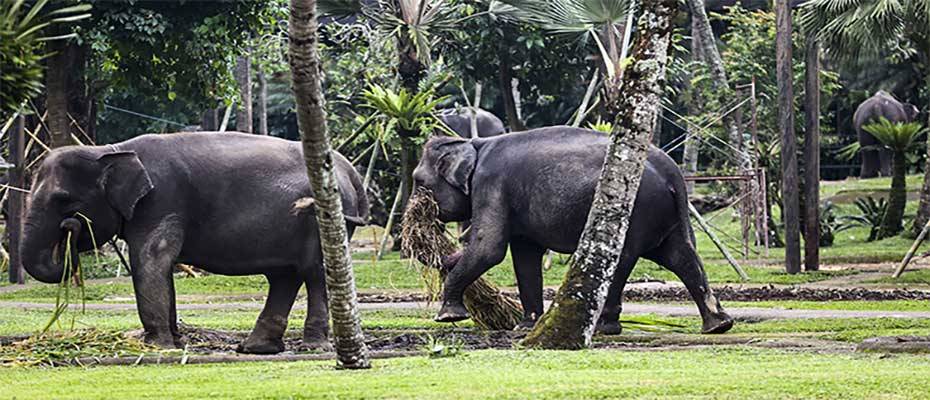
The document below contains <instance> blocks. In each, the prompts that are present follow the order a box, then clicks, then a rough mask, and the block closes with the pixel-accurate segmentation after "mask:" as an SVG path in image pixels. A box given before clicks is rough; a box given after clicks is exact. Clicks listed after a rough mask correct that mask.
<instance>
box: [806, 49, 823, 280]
mask: <svg viewBox="0 0 930 400" xmlns="http://www.w3.org/2000/svg"><path fill="white" fill-rule="evenodd" d="M804 82H805V86H804V100H805V105H804V110H805V112H806V113H807V114H806V115H805V122H806V123H807V127H806V128H807V129H806V131H805V132H804V211H805V218H804V270H806V271H816V270H818V269H820V43H817V41H816V40H815V39H814V38H813V37H812V36H808V38H807V57H806V61H805V75H804Z"/></svg>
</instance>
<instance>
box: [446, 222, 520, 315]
mask: <svg viewBox="0 0 930 400" xmlns="http://www.w3.org/2000/svg"><path fill="white" fill-rule="evenodd" d="M473 209H477V210H485V211H484V212H483V213H482V214H481V215H476V216H475V217H474V218H472V226H471V229H470V230H469V232H468V247H465V249H464V250H462V256H461V258H460V259H459V260H458V262H457V263H456V265H455V266H454V267H453V268H452V270H451V271H449V274H448V275H447V276H446V279H445V281H444V282H443V292H442V307H441V308H440V309H439V313H438V314H437V315H436V318H435V319H436V321H438V322H456V321H461V320H463V319H467V318H468V317H469V316H468V311H467V310H466V309H465V303H464V302H463V296H464V294H465V288H467V287H468V285H471V284H472V283H473V282H474V281H475V280H477V279H478V278H479V277H481V275H483V274H484V273H485V272H487V271H488V270H489V269H491V267H493V266H495V265H497V264H498V263H500V262H501V261H503V260H504V256H505V255H506V254H507V237H508V231H507V229H508V227H509V223H508V221H507V218H506V214H505V211H502V210H501V211H495V210H490V209H489V207H487V206H478V207H473Z"/></svg>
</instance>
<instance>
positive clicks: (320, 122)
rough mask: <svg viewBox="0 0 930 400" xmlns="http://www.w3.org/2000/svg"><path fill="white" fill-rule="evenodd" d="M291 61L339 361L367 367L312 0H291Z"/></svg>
mask: <svg viewBox="0 0 930 400" xmlns="http://www.w3.org/2000/svg"><path fill="white" fill-rule="evenodd" d="M290 11H291V13H290V21H289V26H290V27H289V32H288V34H289V43H290V44H289V57H288V58H289V62H290V66H291V75H292V80H293V83H292V84H293V90H294V99H295V101H296V104H297V126H298V127H299V128H300V134H301V141H302V142H303V152H304V160H305V162H306V164H307V175H308V176H309V178H310V185H311V187H312V188H314V189H315V190H314V191H313V196H314V200H315V203H314V206H315V207H316V211H317V222H318V224H319V230H320V243H321V247H322V249H323V264H324V265H325V266H326V289H327V292H328V293H329V310H330V312H331V314H332V315H331V317H332V325H333V337H334V339H335V347H336V354H337V357H338V363H339V365H340V366H341V367H344V368H369V367H370V365H371V364H370V363H369V361H368V348H367V346H366V345H365V337H364V335H363V334H362V327H361V321H360V318H359V312H358V303H357V300H358V299H357V296H356V292H355V277H354V276H353V273H352V258H351V257H350V255H349V242H348V232H347V231H346V224H345V218H344V217H343V213H342V201H341V199H340V195H339V186H338V185H337V183H336V177H335V174H334V172H333V150H332V147H331V146H330V142H329V134H328V132H327V130H326V111H325V108H324V103H325V99H324V98H323V87H322V76H321V68H322V67H321V63H320V55H319V53H318V50H317V47H318V46H319V38H318V36H317V28H318V23H317V14H316V0H291V6H290Z"/></svg>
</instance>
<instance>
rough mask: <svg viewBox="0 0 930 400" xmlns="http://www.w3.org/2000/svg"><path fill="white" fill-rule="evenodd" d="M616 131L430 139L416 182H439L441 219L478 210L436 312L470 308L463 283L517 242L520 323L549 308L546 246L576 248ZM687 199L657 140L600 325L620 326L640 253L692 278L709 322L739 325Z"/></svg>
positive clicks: (433, 185) (432, 185) (450, 314)
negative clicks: (698, 238)
mask: <svg viewBox="0 0 930 400" xmlns="http://www.w3.org/2000/svg"><path fill="white" fill-rule="evenodd" d="M609 140H610V139H609V137H608V136H606V135H604V134H602V133H597V132H595V131H591V130H586V129H578V128H570V127H550V128H541V129H534V130H529V131H526V132H519V133H512V134H508V135H503V136H498V137H493V138H479V139H470V140H466V139H458V138H449V137H434V138H432V139H430V140H429V141H428V142H427V143H426V145H425V147H424V154H423V157H422V159H421V161H420V164H419V165H418V166H417V168H416V170H415V171H414V180H415V185H416V186H418V187H425V188H427V189H429V190H431V191H432V193H433V196H434V197H435V199H436V201H437V203H438V204H439V210H440V215H439V218H440V219H441V220H442V221H444V222H449V221H461V220H463V219H467V218H471V220H472V227H471V230H469V232H468V235H469V240H468V243H469V244H468V246H466V247H465V249H464V250H462V251H461V252H459V253H457V254H456V255H454V256H452V257H449V259H447V260H446V265H448V266H450V267H451V271H450V272H449V274H448V276H447V277H446V279H445V282H444V288H443V303H442V308H441V309H440V311H439V313H438V314H437V316H436V320H437V321H443V322H453V321H459V320H462V319H466V318H468V313H467V311H466V310H465V307H464V305H463V303H462V295H463V291H464V289H465V288H466V287H467V286H468V285H470V284H471V283H472V282H474V281H475V280H476V279H477V278H478V277H479V276H481V275H482V274H484V273H485V272H486V271H487V270H489V269H490V268H491V267H493V266H494V265H496V264H498V263H500V262H501V261H502V260H503V259H504V256H505V255H506V253H507V246H508V244H509V246H510V252H511V255H512V256H513V265H514V272H515V274H516V278H517V286H518V288H519V291H520V301H521V303H522V304H523V309H524V312H525V315H524V320H523V321H522V322H521V323H520V325H518V327H517V328H529V327H532V326H533V325H534V324H535V321H536V319H537V318H538V317H539V316H540V315H541V314H542V312H543V298H542V286H543V281H542V267H541V261H542V255H543V253H544V252H545V251H546V249H551V250H553V251H556V252H560V253H571V252H573V251H574V250H575V248H576V247H577V246H578V239H579V238H580V236H581V232H582V230H583V229H584V225H585V222H586V221H587V216H588V211H589V210H590V207H591V202H592V200H593V198H594V190H595V186H596V185H597V180H598V177H599V176H600V171H601V167H602V166H603V164H604V156H605V152H606V149H607V146H608V143H609ZM502 171H506V172H505V173H502ZM687 201H688V200H687V197H686V192H685V182H684V179H683V178H682V176H681V172H680V171H679V170H678V166H677V165H676V164H675V162H674V161H672V159H670V158H669V157H668V156H667V155H666V154H665V153H663V152H662V151H661V150H659V149H656V148H652V149H651V150H650V153H649V158H648V161H647V164H646V169H645V172H644V173H643V178H642V183H641V184H640V189H639V192H638V194H637V197H636V203H635V205H634V209H633V215H632V217H631V221H630V227H629V233H628V235H627V240H626V243H625V245H624V248H623V252H622V254H623V255H622V257H621V260H620V264H619V266H618V269H617V272H616V275H615V276H614V278H613V282H612V284H611V286H610V291H609V293H608V297H607V303H606V305H605V307H604V310H603V313H602V314H601V316H600V320H599V322H598V331H600V332H602V333H619V332H620V330H621V327H620V324H619V316H620V310H621V304H620V296H621V294H622V292H623V287H624V285H625V284H626V281H627V279H628V278H629V276H630V272H631V271H632V270H633V267H634V266H635V265H636V261H637V260H638V259H639V258H641V257H642V258H646V259H648V260H652V261H655V262H656V263H658V264H660V265H662V266H665V267H666V268H668V269H669V270H671V271H672V272H674V273H675V274H676V275H677V276H678V277H679V278H680V279H681V280H682V282H684V284H685V286H686V287H687V289H688V291H689V292H690V294H691V296H692V298H693V299H694V301H695V303H696V304H697V307H698V310H699V311H700V313H701V317H702V318H703V332H705V333H722V332H726V331H727V330H729V329H730V328H731V327H732V325H733V319H732V318H731V317H730V316H729V315H727V314H726V312H724V310H723V308H722V307H721V306H720V303H719V302H718V301H717V298H716V297H714V295H713V293H712V291H711V288H710V286H709V285H708V284H707V277H706V275H705V273H704V268H703V265H702V263H701V260H700V258H699V257H698V254H697V252H696V250H695V247H694V239H693V233H692V231H691V224H690V221H689V219H688V208H687Z"/></svg>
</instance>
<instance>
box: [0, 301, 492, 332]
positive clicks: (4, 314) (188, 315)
mask: <svg viewBox="0 0 930 400" xmlns="http://www.w3.org/2000/svg"><path fill="white" fill-rule="evenodd" d="M258 314H259V310H257V309H256V310H241V309H229V310H178V315H179V317H180V318H181V321H183V322H184V323H186V324H190V325H194V326H199V327H204V328H213V329H228V330H243V331H247V330H251V329H252V327H253V326H254V325H255V319H256V318H258ZM51 315H52V311H51V310H35V309H28V310H26V309H22V308H8V307H4V308H0V335H4V336H13V335H31V334H34V333H37V332H39V331H41V330H42V328H43V327H44V326H45V324H46V323H48V321H49V318H50V317H51ZM306 315H307V314H306V310H303V309H295V310H294V311H293V312H291V315H290V317H289V324H290V328H291V329H295V330H300V329H302V327H303V323H304V318H305V316H306ZM433 316H434V311H432V310H427V309H398V310H364V311H362V326H363V327H364V328H365V329H441V328H450V327H452V326H453V325H450V324H441V323H438V322H434V321H433V319H432V318H433ZM72 319H73V321H74V328H78V329H81V328H97V329H103V330H107V329H116V330H126V331H128V330H134V329H142V323H141V322H139V316H138V314H136V311H135V310H86V311H85V312H83V313H81V312H80V311H69V312H67V313H65V314H64V316H62V317H61V319H60V321H59V323H58V324H57V325H56V326H53V330H68V329H71V327H72V326H71V323H72ZM455 326H458V327H472V326H474V324H473V323H471V322H470V321H465V322H460V323H457V324H455Z"/></svg>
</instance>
